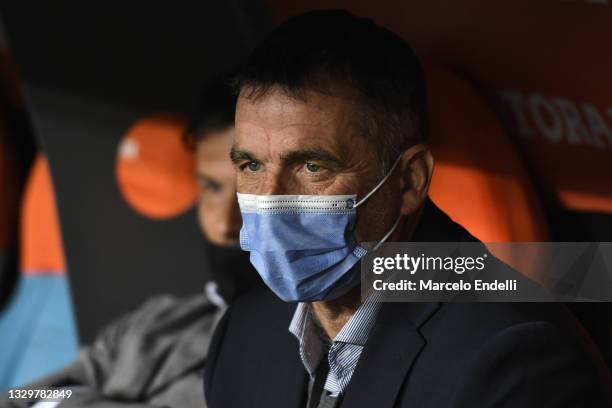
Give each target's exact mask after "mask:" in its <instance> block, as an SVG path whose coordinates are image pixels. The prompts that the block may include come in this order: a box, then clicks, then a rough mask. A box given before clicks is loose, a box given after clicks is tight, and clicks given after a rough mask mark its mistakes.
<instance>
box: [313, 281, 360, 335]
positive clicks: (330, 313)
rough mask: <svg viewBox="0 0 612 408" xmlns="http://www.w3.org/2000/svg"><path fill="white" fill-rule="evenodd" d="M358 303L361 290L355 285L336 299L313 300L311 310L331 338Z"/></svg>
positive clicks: (357, 306) (355, 309) (347, 319)
mask: <svg viewBox="0 0 612 408" xmlns="http://www.w3.org/2000/svg"><path fill="white" fill-rule="evenodd" d="M360 305H361V290H360V287H359V286H356V287H355V288H354V289H352V290H351V291H349V292H348V293H347V294H346V295H344V296H342V297H340V298H338V299H335V300H330V301H322V302H313V303H312V310H313V312H314V314H315V317H316V318H317V320H318V321H319V324H320V325H321V328H322V329H323V330H324V331H325V334H327V336H328V337H329V338H330V339H332V340H333V339H334V338H335V337H336V335H337V334H338V332H340V330H341V329H342V328H343V327H344V325H345V324H346V322H348V321H349V319H350V318H351V317H352V316H353V315H354V314H355V312H356V311H357V309H358V308H359V306H360Z"/></svg>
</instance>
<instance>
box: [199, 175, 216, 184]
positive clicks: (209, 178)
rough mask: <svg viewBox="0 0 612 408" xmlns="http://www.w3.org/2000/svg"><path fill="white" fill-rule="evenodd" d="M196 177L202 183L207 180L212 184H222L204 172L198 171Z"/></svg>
mask: <svg viewBox="0 0 612 408" xmlns="http://www.w3.org/2000/svg"><path fill="white" fill-rule="evenodd" d="M195 177H196V179H197V180H198V181H199V182H200V183H201V182H207V183H212V184H220V183H219V182H218V181H217V180H215V179H214V178H212V177H210V176H209V175H207V174H204V173H200V172H196V173H195Z"/></svg>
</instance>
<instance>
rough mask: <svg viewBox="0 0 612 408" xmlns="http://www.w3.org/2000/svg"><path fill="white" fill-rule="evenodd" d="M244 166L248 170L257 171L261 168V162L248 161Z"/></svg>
mask: <svg viewBox="0 0 612 408" xmlns="http://www.w3.org/2000/svg"><path fill="white" fill-rule="evenodd" d="M246 167H247V168H248V169H249V171H258V170H259V169H260V168H261V163H257V162H248V163H247V165H246Z"/></svg>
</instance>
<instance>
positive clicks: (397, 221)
mask: <svg viewBox="0 0 612 408" xmlns="http://www.w3.org/2000/svg"><path fill="white" fill-rule="evenodd" d="M399 221H400V217H399V216H398V217H397V219H396V220H395V223H394V224H393V226H392V227H391V229H390V230H389V232H387V233H386V234H385V236H384V237H382V239H381V240H380V241H378V244H376V245H375V246H374V248H372V252H375V251H376V250H377V249H378V248H380V246H381V245H382V244H384V243H385V241H386V240H387V238H389V237H390V236H391V234H393V231H395V229H396V228H397V226H398V224H399Z"/></svg>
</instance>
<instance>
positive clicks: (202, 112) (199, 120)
mask: <svg viewBox="0 0 612 408" xmlns="http://www.w3.org/2000/svg"><path fill="white" fill-rule="evenodd" d="M234 74H235V71H232V72H230V73H226V74H222V75H218V76H217V77H215V78H214V79H213V80H211V81H210V82H208V84H207V85H206V86H205V87H204V89H203V90H202V93H201V95H200V98H199V101H198V104H197V105H196V107H195V108H194V109H193V110H192V112H191V113H190V115H189V124H188V126H187V129H186V130H185V132H184V134H183V141H184V142H185V145H186V146H187V147H188V148H190V149H192V150H193V149H195V146H196V144H197V142H198V141H199V140H201V139H203V138H205V137H206V135H207V133H208V132H211V131H217V130H223V129H225V128H227V127H229V126H233V125H234V113H235V111H236V100H237V99H238V97H237V95H235V93H234V92H233V89H232V85H231V84H232V78H233V76H234Z"/></svg>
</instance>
